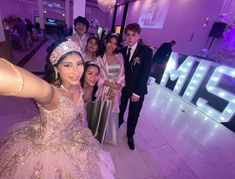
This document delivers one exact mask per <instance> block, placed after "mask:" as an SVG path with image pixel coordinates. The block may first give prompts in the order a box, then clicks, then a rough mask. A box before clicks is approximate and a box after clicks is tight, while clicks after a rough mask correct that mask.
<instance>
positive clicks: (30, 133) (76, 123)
mask: <svg viewBox="0 0 235 179" xmlns="http://www.w3.org/2000/svg"><path fill="white" fill-rule="evenodd" d="M55 89H56V88H55ZM56 92H57V93H58V94H59V96H60V105H59V106H58V107H57V108H56V109H54V110H52V111H48V110H46V109H44V108H42V107H41V106H40V105H38V106H39V110H40V115H38V116H36V117H34V118H33V119H32V120H30V121H28V122H23V123H19V124H17V125H16V126H14V128H13V129H12V130H11V131H10V132H9V133H8V134H7V135H6V136H5V137H4V138H2V139H1V140H0V178H1V179H11V178H21V179H26V178H27V179H28V178H37V179H39V178H43V179H59V178H66V179H67V178H69V179H70V178H71V179H72V178H73V179H95V178H107V179H111V178H114V176H113V173H114V166H113V163H112V159H111V156H110V154H109V153H108V152H105V151H103V150H101V148H100V145H99V143H98V142H97V140H96V139H95V138H94V137H93V136H92V133H91V131H90V130H89V129H88V128H87V127H86V125H85V124H84V121H85V120H84V119H83V118H84V117H83V116H84V113H83V112H84V102H83V100H82V98H80V100H79V102H78V104H75V103H74V102H73V101H72V100H70V99H69V98H67V97H65V96H63V95H62V94H61V92H60V91H59V90H58V89H56Z"/></svg>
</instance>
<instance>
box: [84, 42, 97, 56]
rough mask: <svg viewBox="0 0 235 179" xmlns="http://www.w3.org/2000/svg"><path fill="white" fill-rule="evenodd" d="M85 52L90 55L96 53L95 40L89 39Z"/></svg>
mask: <svg viewBox="0 0 235 179" xmlns="http://www.w3.org/2000/svg"><path fill="white" fill-rule="evenodd" d="M86 50H87V51H88V52H91V53H94V54H95V53H96V52H97V50H98V43H97V41H96V40H95V39H90V40H89V41H88V42H87V46H86Z"/></svg>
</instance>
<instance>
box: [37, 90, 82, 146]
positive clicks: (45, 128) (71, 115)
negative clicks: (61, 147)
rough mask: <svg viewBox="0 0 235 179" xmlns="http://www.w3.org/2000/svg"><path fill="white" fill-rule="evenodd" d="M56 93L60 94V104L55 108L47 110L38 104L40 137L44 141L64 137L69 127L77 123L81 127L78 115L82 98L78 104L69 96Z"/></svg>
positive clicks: (54, 140) (80, 112) (80, 113)
mask: <svg viewBox="0 0 235 179" xmlns="http://www.w3.org/2000/svg"><path fill="white" fill-rule="evenodd" d="M57 93H58V94H59V96H60V105H59V106H58V107H57V108H56V109H54V110H52V111H48V110H46V109H44V108H42V107H41V106H40V105H38V106H39V110H40V114H41V117H40V123H41V130H40V133H41V134H40V138H41V140H44V142H46V143H48V142H49V141H51V142H52V141H53V142H56V141H58V140H60V139H61V138H64V137H65V136H64V135H67V133H68V131H69V128H71V127H74V126H79V125H81V127H82V121H81V119H80V118H79V115H83V114H82V113H83V110H84V109H83V106H84V105H83V100H82V99H81V98H80V100H79V102H78V104H75V103H74V102H73V101H72V100H70V99H69V98H67V97H64V96H62V95H61V94H60V93H59V92H57Z"/></svg>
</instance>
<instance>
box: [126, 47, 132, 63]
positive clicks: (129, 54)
mask: <svg viewBox="0 0 235 179" xmlns="http://www.w3.org/2000/svg"><path fill="white" fill-rule="evenodd" d="M130 56H131V48H128V50H127V54H126V59H127V60H128V61H130Z"/></svg>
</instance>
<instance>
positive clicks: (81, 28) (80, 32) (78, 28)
mask: <svg viewBox="0 0 235 179" xmlns="http://www.w3.org/2000/svg"><path fill="white" fill-rule="evenodd" d="M75 31H76V32H77V34H78V35H79V36H83V35H84V34H85V32H86V25H85V24H83V23H81V22H77V24H76V26H75Z"/></svg>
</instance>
